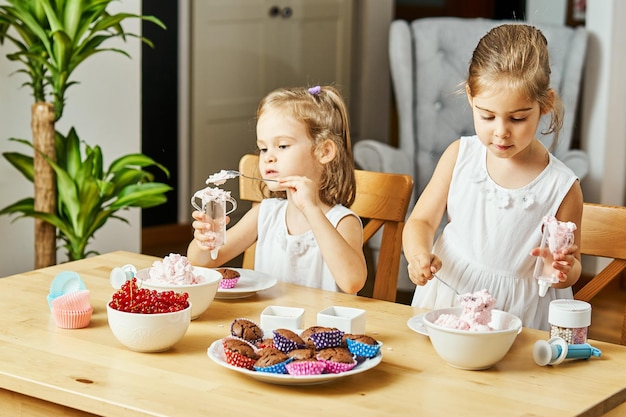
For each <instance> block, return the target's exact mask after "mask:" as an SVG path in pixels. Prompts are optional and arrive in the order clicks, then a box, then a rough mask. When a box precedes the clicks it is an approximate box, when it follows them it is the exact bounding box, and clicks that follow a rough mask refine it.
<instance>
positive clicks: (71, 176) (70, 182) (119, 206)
mask: <svg viewBox="0 0 626 417" xmlns="http://www.w3.org/2000/svg"><path fill="white" fill-rule="evenodd" d="M11 140H13V141H16V142H20V143H22V144H24V145H27V146H30V147H32V144H31V143H30V142H29V141H26V140H24V139H15V138H12V139H11ZM55 145H56V156H57V161H56V162H55V161H52V160H50V159H49V158H48V157H47V156H44V158H45V159H46V160H47V162H48V163H49V164H50V165H51V166H52V168H53V169H54V172H55V174H56V178H57V189H58V192H57V193H58V194H57V197H58V198H57V200H58V210H57V212H56V213H44V212H40V211H37V210H35V207H34V203H35V201H34V199H33V198H25V199H22V200H20V201H18V202H16V203H13V204H11V205H9V206H7V207H5V208H4V209H2V210H0V215H4V214H16V213H19V216H18V217H16V219H19V218H21V217H34V218H38V219H41V220H44V221H46V222H48V223H50V224H52V225H54V226H55V227H56V228H57V229H58V231H59V239H61V240H62V241H63V242H64V243H63V246H64V247H65V249H66V250H67V254H68V258H69V259H70V260H75V259H82V258H84V257H86V256H88V255H90V254H94V253H96V252H94V251H87V250H86V248H87V244H88V243H89V240H90V239H91V238H92V236H93V235H94V234H95V232H96V231H97V230H98V229H100V228H101V227H102V226H104V225H105V223H106V222H107V220H108V219H109V218H112V217H113V218H116V219H119V220H121V221H124V222H126V223H128V221H127V220H126V219H125V218H123V217H120V216H117V215H116V213H117V212H118V211H119V210H124V209H128V208H130V207H138V208H148V207H153V206H156V205H159V204H162V203H164V202H165V201H166V198H165V195H164V194H165V193H166V192H167V191H169V190H171V187H170V186H168V185H167V184H162V183H158V182H153V181H152V180H153V174H151V173H150V172H148V171H145V170H144V169H143V168H146V167H149V166H156V167H158V168H160V169H161V170H163V171H164V172H165V173H166V174H167V175H169V171H168V170H167V168H165V167H164V166H162V165H160V164H158V163H157V162H155V161H154V160H152V159H151V158H149V157H147V156H146V155H143V154H130V155H125V156H122V157H120V158H118V159H116V160H115V161H113V162H112V163H111V165H110V166H109V167H108V168H107V169H106V170H105V169H104V168H103V160H102V151H101V149H100V147H99V146H94V147H90V146H88V145H86V144H83V147H84V155H83V151H82V149H81V143H80V140H79V138H78V135H77V134H76V131H75V130H74V129H71V130H70V132H69V134H68V135H67V137H63V135H61V134H60V133H58V132H57V134H56V140H55ZM3 155H4V157H5V158H6V159H7V160H8V161H9V162H10V163H11V164H12V165H13V166H14V167H15V168H16V169H17V170H18V171H20V172H21V173H22V175H23V176H24V177H25V178H26V179H28V180H29V181H33V180H34V166H33V158H32V157H29V156H27V155H24V154H21V153H17V152H5V153H4V154H3Z"/></svg>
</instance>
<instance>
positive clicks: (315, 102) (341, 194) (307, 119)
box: [256, 86, 356, 207]
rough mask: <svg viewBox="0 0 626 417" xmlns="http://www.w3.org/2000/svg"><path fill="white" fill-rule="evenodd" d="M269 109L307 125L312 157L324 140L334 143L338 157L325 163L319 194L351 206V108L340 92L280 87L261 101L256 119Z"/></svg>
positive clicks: (327, 201) (327, 88)
mask: <svg viewBox="0 0 626 417" xmlns="http://www.w3.org/2000/svg"><path fill="white" fill-rule="evenodd" d="M268 109H277V110H279V111H280V112H283V113H285V114H288V115H289V116H291V117H293V118H294V119H296V120H298V121H299V122H302V123H303V124H304V126H305V127H306V131H307V134H308V137H309V138H310V139H311V140H312V142H313V151H312V153H311V157H315V158H316V155H317V153H318V152H321V151H322V145H323V144H324V142H325V141H327V140H330V141H332V142H333V143H334V144H335V148H336V150H337V151H336V155H335V158H334V159H333V160H332V161H330V162H328V163H326V164H324V165H323V170H322V179H321V183H320V191H319V197H320V200H321V201H322V202H324V203H325V204H328V205H335V204H342V205H344V206H346V207H350V206H351V205H352V203H353V202H354V197H355V192H356V181H355V178H354V160H353V158H352V144H351V142H350V127H349V124H348V111H347V109H346V105H345V103H344V101H343V98H342V97H341V95H340V94H339V91H338V90H337V89H336V88H334V87H332V86H321V87H319V86H317V87H312V88H305V87H298V88H279V89H277V90H274V91H272V92H271V93H269V94H268V95H267V96H265V97H264V98H263V99H262V100H261V102H260V103H259V107H258V108H257V113H256V115H257V120H258V118H259V117H261V115H262V114H263V113H264V112H265V111H267V110H268ZM316 159H317V158H316ZM281 196H284V193H282V195H281Z"/></svg>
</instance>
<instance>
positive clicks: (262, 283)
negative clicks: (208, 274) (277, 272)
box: [215, 267, 277, 300]
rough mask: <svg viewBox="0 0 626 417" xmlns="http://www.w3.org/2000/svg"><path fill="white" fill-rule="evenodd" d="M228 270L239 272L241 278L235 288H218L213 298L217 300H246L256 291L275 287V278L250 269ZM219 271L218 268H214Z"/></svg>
mask: <svg viewBox="0 0 626 417" xmlns="http://www.w3.org/2000/svg"><path fill="white" fill-rule="evenodd" d="M222 268H228V269H232V270H235V271H238V272H239V275H240V276H241V277H240V278H239V281H237V285H236V286H235V288H218V289H217V294H215V298H217V299H222V300H225V299H232V298H246V297H251V296H252V295H254V294H256V293H257V292H258V291H263V290H267V289H269V288H272V287H273V286H274V285H276V282H277V281H276V278H274V277H271V276H269V275H268V274H265V273H263V272H259V271H254V270H252V269H243V268H230V267H222ZM215 269H219V268H215Z"/></svg>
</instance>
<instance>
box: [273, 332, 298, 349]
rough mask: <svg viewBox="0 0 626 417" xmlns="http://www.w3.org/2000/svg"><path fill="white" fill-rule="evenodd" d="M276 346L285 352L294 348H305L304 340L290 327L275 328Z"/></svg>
mask: <svg viewBox="0 0 626 417" xmlns="http://www.w3.org/2000/svg"><path fill="white" fill-rule="evenodd" d="M274 347H276V348H277V349H280V350H281V351H282V352H284V353H288V352H291V351H292V350H294V349H300V348H303V347H305V345H304V340H302V338H301V337H300V336H298V334H297V333H295V332H294V331H292V330H289V329H276V330H274Z"/></svg>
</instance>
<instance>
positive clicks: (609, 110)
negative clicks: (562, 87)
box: [581, 0, 626, 206]
mask: <svg viewBox="0 0 626 417" xmlns="http://www.w3.org/2000/svg"><path fill="white" fill-rule="evenodd" d="M625 20H626V2H624V1H622V0H588V1H587V15H586V24H585V26H586V28H587V29H588V30H589V32H590V39H589V45H588V55H587V61H586V72H585V80H584V90H583V104H582V144H581V147H582V148H583V149H585V150H586V151H587V152H588V153H589V157H590V160H591V162H590V173H589V176H588V177H587V178H586V179H585V180H584V181H583V183H582V186H583V193H584V196H585V201H588V202H592V203H603V204H612V205H620V206H621V205H625V204H626V198H625V194H626V164H625V163H624V161H625V160H626V77H624V74H626V49H624V45H623V43H624V39H626V27H625V26H624V24H623V22H624V21H625Z"/></svg>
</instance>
